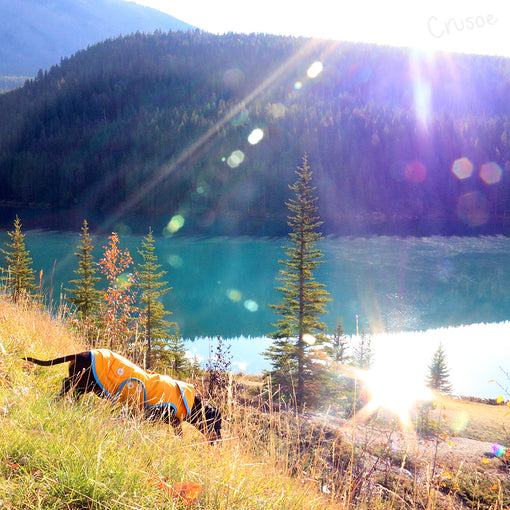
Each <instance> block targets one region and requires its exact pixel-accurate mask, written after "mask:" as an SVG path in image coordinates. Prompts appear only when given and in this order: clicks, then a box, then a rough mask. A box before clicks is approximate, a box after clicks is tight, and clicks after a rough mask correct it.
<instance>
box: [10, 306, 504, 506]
mask: <svg viewBox="0 0 510 510" xmlns="http://www.w3.org/2000/svg"><path fill="white" fill-rule="evenodd" d="M82 348H83V346H81V345H80V344H79V342H78V341H77V339H75V338H73V337H72V335H71V334H70V333H69V332H67V331H66V328H65V327H64V326H63V325H62V323H61V322H59V321H58V320H50V319H49V318H48V316H47V314H46V313H43V312H41V311H37V310H35V311H34V310H30V309H20V308H18V307H15V306H13V305H12V304H10V303H7V302H5V301H3V300H2V299H0V508H7V509H20V508H26V509H36V508H54V509H57V508H58V509H60V508H68V509H76V510H78V509H80V510H81V509H84V508H98V509H99V508H108V509H121V508H122V509H124V508H147V509H149V508H150V509H153V508H185V507H186V505H184V504H183V502H182V501H179V500H173V499H172V498H171V497H169V496H168V495H167V494H166V493H165V492H163V491H162V490H160V489H159V488H158V487H156V486H155V484H154V481H155V480H156V479H157V478H158V477H166V479H167V480H168V482H169V483H170V484H172V483H174V482H179V481H192V482H195V483H198V484H199V485H200V486H201V487H202V495H201V497H200V498H199V500H198V501H197V502H196V503H195V504H194V505H193V506H194V507H196V508H203V509H227V508H228V509H232V508H235V509H244V508H246V509H258V508H260V509H267V508H275V509H276V508H278V509H280V508H282V509H286V508H289V509H290V508H295V509H327V508H356V509H368V508H369V509H371V510H376V509H387V508H394V509H398V508H416V509H418V508H429V509H431V510H432V509H434V510H442V509H443V508H456V509H461V508H494V510H496V509H498V510H499V509H500V508H502V507H501V505H502V504H503V500H504V498H503V492H502V491H503V489H502V488H503V485H502V482H499V481H498V480H500V479H502V478H501V477H503V479H504V478H505V477H506V476H507V474H505V471H504V470H503V471H501V469H502V466H501V463H500V462H498V460H497V459H495V460H494V461H491V463H490V464H482V463H481V459H480V460H477V461H476V463H475V464H474V467H471V468H470V470H467V469H466V465H465V464H462V461H461V464H460V467H458V468H457V467H455V466H453V465H452V466H450V468H449V469H450V471H449V474H448V477H447V479H444V477H443V475H442V470H443V464H439V461H438V464H437V466H435V467H434V466H432V465H431V461H430V459H429V458H427V459H425V458H422V459H419V458H415V459H408V460H407V461H406V464H405V466H406V468H408V467H409V466H413V465H414V466H420V465H422V464H423V466H422V469H421V473H422V474H420V470H416V471H415V472H414V473H413V475H412V476H411V477H409V475H405V474H402V471H401V467H402V462H403V459H404V458H405V457H406V456H408V455H409V454H410V450H409V449H408V448H407V446H404V447H403V448H402V451H393V450H392V448H391V444H390V443H391V441H388V440H387V439H384V436H385V435H386V433H384V432H383V433H382V436H383V439H384V440H381V441H378V442H377V441H376V442H375V443H374V444H372V445H371V444H370V442H369V441H367V442H365V443H363V444H359V445H356V446H354V445H353V444H351V443H347V442H346V441H344V440H343V439H342V438H339V436H338V435H336V434H335V433H331V425H332V424H331V423H330V422H329V420H327V421H326V423H327V425H324V426H323V425H320V424H318V423H313V422H307V423H305V422H306V421H307V419H302V418H298V417H295V416H292V415H288V416H285V414H279V413H273V414H269V413H267V412H265V413H260V412H258V411H257V410H256V409H254V408H252V407H251V406H248V407H243V406H241V405H239V404H237V405H236V404H232V402H230V401H229V402H225V403H224V406H223V410H224V414H225V415H226V416H227V417H228V418H229V421H228V422H227V423H226V424H225V435H224V437H225V441H224V443H223V444H222V446H221V447H218V446H214V447H212V446H210V445H209V444H207V443H205V442H204V440H203V437H202V436H201V435H200V434H199V433H198V432H197V431H196V430H195V429H194V428H193V427H191V426H185V433H184V437H183V438H182V439H178V438H176V437H175V436H174V434H173V432H172V431H171V430H169V428H168V427H167V426H164V425H162V424H149V423H147V422H144V421H141V420H138V419H136V418H132V417H127V416H126V415H125V413H124V412H123V410H121V409H115V408H114V407H113V406H112V404H111V403H109V402H106V401H104V400H101V399H98V398H97V397H95V396H90V397H86V398H84V399H82V400H81V401H80V402H72V401H70V400H67V401H65V402H59V401H56V400H55V395H56V392H57V391H58V388H59V384H60V380H61V378H62V376H63V375H64V373H65V367H64V366H60V367H52V368H44V367H36V368H34V367H33V366H31V365H28V364H25V363H24V362H23V361H21V359H20V358H21V356H22V355H23V354H30V355H34V356H39V357H43V358H49V357H53V356H58V355H61V354H62V353H64V352H65V353H69V352H76V351H80V350H82ZM245 383H246V381H244V382H243V386H242V387H243V389H242V391H243V392H245V393H246V392H248V393H252V392H254V393H256V391H257V389H258V388H257V387H259V384H260V381H256V382H253V386H254V388H250V387H249V385H248V384H245ZM436 410H437V412H438V413H442V414H445V415H446V416H447V417H448V420H449V426H450V428H451V429H457V427H459V428H458V430H457V433H458V434H459V435H460V436H464V437H469V438H472V439H479V440H483V441H495V440H497V438H502V440H501V442H504V440H505V439H508V435H507V433H506V431H505V428H504V424H505V423H508V421H509V420H510V418H508V417H507V416H505V413H506V411H507V408H506V406H487V405H484V404H475V403H469V402H468V403H466V402H459V401H454V400H451V399H446V398H440V399H439V400H438V401H437V402H436ZM434 412H436V411H434ZM300 420H301V421H303V423H302V424H301V425H303V426H296V422H299V421H300ZM459 424H460V425H459ZM328 427H329V428H328ZM368 430H369V428H367V431H368ZM367 434H368V432H367ZM432 467H434V469H431V468H432ZM479 468H480V469H479ZM409 469H412V467H409ZM483 470H485V471H483ZM488 470H490V471H491V473H488ZM431 471H432V472H435V473H436V478H433V479H432V478H431V476H433V475H430V472H431ZM286 473H287V474H288V475H286ZM290 475H292V476H290ZM489 475H490V476H489ZM335 477H336V478H335ZM434 487H436V488H437V489H438V490H436V489H434ZM494 487H497V488H499V489H498V490H495V489H494ZM321 488H322V490H320V489H321ZM506 488H507V485H505V489H504V490H505V491H506ZM333 500H334V501H335V502H334V503H333ZM466 501H467V502H468V504H466ZM506 501H507V500H506V499H505V503H506ZM473 505H474V506H473ZM498 505H500V506H498ZM505 507H506V506H505Z"/></svg>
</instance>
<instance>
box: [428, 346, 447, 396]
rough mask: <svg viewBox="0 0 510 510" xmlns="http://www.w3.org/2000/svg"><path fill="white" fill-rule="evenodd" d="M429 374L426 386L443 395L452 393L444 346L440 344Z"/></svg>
mask: <svg viewBox="0 0 510 510" xmlns="http://www.w3.org/2000/svg"><path fill="white" fill-rule="evenodd" d="M428 368H429V373H428V376H427V379H426V384H427V386H428V387H429V388H432V389H434V390H438V391H441V392H442V393H450V392H451V391H452V386H451V384H450V375H449V370H448V366H447V363H446V354H445V352H444V350H443V345H442V344H439V347H438V348H437V350H436V352H435V353H434V356H433V357H432V363H431V364H430V365H429V367H428Z"/></svg>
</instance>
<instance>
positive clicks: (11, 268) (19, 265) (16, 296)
mask: <svg viewBox="0 0 510 510" xmlns="http://www.w3.org/2000/svg"><path fill="white" fill-rule="evenodd" d="M21 226H22V225H21V221H20V219H19V218H18V216H16V219H15V220H14V230H13V231H11V232H8V234H9V238H10V240H11V242H10V243H7V244H6V247H7V249H6V250H2V252H3V254H4V255H5V263H6V266H7V275H6V276H4V278H3V279H4V282H5V287H6V289H7V291H9V292H10V293H11V299H12V300H13V301H14V302H15V303H17V302H18V301H19V300H20V298H22V297H29V296H31V293H32V291H34V290H36V289H37V287H36V285H35V283H34V281H35V276H34V270H33V269H32V258H31V257H30V252H29V251H28V250H27V249H26V247H25V234H23V233H22V232H21Z"/></svg>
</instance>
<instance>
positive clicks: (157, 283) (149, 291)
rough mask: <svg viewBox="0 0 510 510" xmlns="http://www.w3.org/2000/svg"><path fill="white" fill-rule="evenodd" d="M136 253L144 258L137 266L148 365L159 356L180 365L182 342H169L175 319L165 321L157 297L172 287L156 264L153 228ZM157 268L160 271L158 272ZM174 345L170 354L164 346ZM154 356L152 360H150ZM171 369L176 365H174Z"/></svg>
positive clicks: (163, 310) (167, 313) (173, 339)
mask: <svg viewBox="0 0 510 510" xmlns="http://www.w3.org/2000/svg"><path fill="white" fill-rule="evenodd" d="M138 253H139V254H140V255H141V256H142V258H143V263H142V264H139V265H138V279H139V285H140V289H141V291H142V294H141V298H140V302H141V304H142V307H143V310H144V313H145V335H144V336H145V342H146V348H147V366H148V367H149V368H150V367H151V366H152V364H153V363H154V362H155V361H156V359H158V358H162V356H163V355H164V357H165V358H166V359H167V360H168V359H170V360H171V361H172V365H175V364H176V363H177V364H180V363H181V362H182V361H183V359H182V356H183V349H184V347H183V345H181V344H182V342H180V343H179V338H172V342H171V345H170V344H169V343H168V339H169V337H170V334H169V329H170V328H172V327H174V328H175V327H176V326H177V324H176V323H175V322H169V321H167V320H165V317H166V316H167V315H170V314H171V312H168V311H166V310H165V308H164V306H163V304H162V303H161V301H160V300H159V299H160V298H161V296H163V295H164V294H166V293H167V292H169V291H170V290H171V288H169V287H165V286H166V285H168V282H165V281H162V280H161V278H163V277H164V276H165V275H166V271H159V270H160V269H161V264H158V257H157V255H156V254H155V247H154V238H153V236H152V229H149V233H148V234H147V236H145V238H144V239H143V240H142V249H141V250H138ZM158 271H159V272H158ZM172 346H173V347H174V348H175V349H176V350H175V351H174V352H173V353H172V349H170V351H169V352H167V351H168V349H165V347H166V348H171V347H172ZM153 358H154V359H153ZM174 368H178V367H175V366H174Z"/></svg>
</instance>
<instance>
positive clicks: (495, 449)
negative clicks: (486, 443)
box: [492, 443, 507, 457]
mask: <svg viewBox="0 0 510 510" xmlns="http://www.w3.org/2000/svg"><path fill="white" fill-rule="evenodd" d="M506 451H507V449H506V448H505V447H504V446H503V445H502V444H500V443H494V444H493V445H492V453H493V454H494V455H496V456H497V457H504V456H505V455H506Z"/></svg>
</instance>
